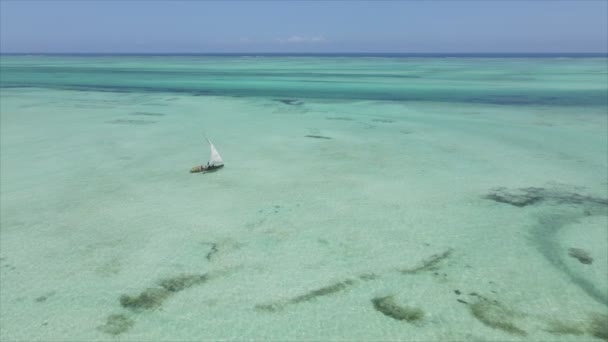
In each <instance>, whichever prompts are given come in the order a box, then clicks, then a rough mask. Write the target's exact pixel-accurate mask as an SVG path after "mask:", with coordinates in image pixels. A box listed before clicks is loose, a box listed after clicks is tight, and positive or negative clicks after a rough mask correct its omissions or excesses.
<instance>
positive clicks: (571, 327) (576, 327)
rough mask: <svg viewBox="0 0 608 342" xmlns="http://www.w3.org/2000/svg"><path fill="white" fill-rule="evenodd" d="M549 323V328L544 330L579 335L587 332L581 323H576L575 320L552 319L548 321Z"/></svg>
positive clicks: (558, 333) (555, 333)
mask: <svg viewBox="0 0 608 342" xmlns="http://www.w3.org/2000/svg"><path fill="white" fill-rule="evenodd" d="M547 325H548V326H547V328H546V329H544V330H545V331H547V332H549V333H551V334H554V335H575V336H579V335H583V334H584V333H585V331H584V329H582V327H580V324H575V323H574V322H567V321H559V320H551V321H548V322H547Z"/></svg>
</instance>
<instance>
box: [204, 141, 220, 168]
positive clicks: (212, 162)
mask: <svg viewBox="0 0 608 342" xmlns="http://www.w3.org/2000/svg"><path fill="white" fill-rule="evenodd" d="M207 142H208V143H209V148H211V155H210V156H209V162H208V163H207V165H209V166H220V165H224V161H223V160H222V157H221V156H220V154H219V152H217V150H216V149H215V146H213V144H212V143H211V141H210V140H209V139H207Z"/></svg>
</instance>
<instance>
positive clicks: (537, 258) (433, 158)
mask: <svg viewBox="0 0 608 342" xmlns="http://www.w3.org/2000/svg"><path fill="white" fill-rule="evenodd" d="M606 65H607V64H606V59H605V58H572V59H557V58H512V59H506V58H503V59H500V58H498V59H497V58H492V59H490V58H455V59H444V58H398V57H395V58H364V57H357V58H355V57H332V58H320V57H260V58H252V57H201V56H189V57H169V56H163V57H136V56H122V57H107V56H106V57H101V56H99V57H67V56H61V57H49V56H31V57H26V56H2V58H1V59H0V68H1V69H0V71H1V75H2V77H1V78H0V82H1V83H0V85H1V86H2V87H1V88H0V133H1V134H0V147H1V155H0V171H1V172H0V185H1V186H0V195H1V201H0V209H1V215H0V223H1V226H0V227H1V230H0V234H1V239H0V257H1V260H0V272H1V276H0V289H1V292H0V304H1V305H0V340H2V341H13V340H21V341H26V340H27V341H31V340H44V341H47V340H58V341H82V340H112V339H118V340H125V341H143V340H146V341H156V340H159V341H160V340H164V341H175V340H220V339H222V340H226V339H228V340H349V341H351V340H361V341H369V340H419V341H430V340H436V341H454V340H459V341H461V340H471V341H474V340H484V341H505V340H543V341H590V340H598V341H601V340H602V338H603V339H604V340H605V339H608V337H607V336H606V335H604V334H605V333H606V332H605V331H602V329H601V327H602V325H603V324H605V323H606V322H607V321H608V271H607V270H608V255H607V253H606V251H607V249H608V228H607V224H608V203H607V198H608V178H607V176H606V174H607V171H608V114H607V111H608V95H606V92H607V90H608V81H607V78H606V77H607V75H608V67H607V66H606ZM203 133H205V134H206V135H207V136H209V138H210V139H211V140H212V141H213V142H214V145H215V146H216V147H217V148H218V150H219V151H220V153H221V154H222V156H223V158H224V160H225V162H226V167H224V168H223V169H221V170H219V171H217V172H214V173H209V174H203V175H201V174H189V173H188V170H190V168H191V167H192V166H195V165H197V164H200V163H203V162H205V161H206V158H207V157H208V147H207V146H206V144H205V142H204V139H203ZM498 188H503V189H498ZM572 249H580V250H582V251H584V253H586V255H587V257H588V258H591V259H592V261H591V262H588V260H589V259H588V258H584V256H583V257H581V256H580V253H579V254H577V253H573V252H572ZM573 254H574V255H578V256H579V258H577V257H574V256H573ZM580 260H584V261H585V262H582V261H580ZM167 284H170V285H167ZM147 289H154V290H148V291H147ZM140 294H143V295H142V296H140ZM378 303H384V304H378Z"/></svg>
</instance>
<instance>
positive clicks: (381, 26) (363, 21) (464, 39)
mask: <svg viewBox="0 0 608 342" xmlns="http://www.w3.org/2000/svg"><path fill="white" fill-rule="evenodd" d="M607 51H608V0H572V1H570V0H505V1H503V0H478V1H458V0H445V1H444V0H420V1H408V0H403V1H348V0H342V1H317V0H308V1H186V0H155V1H145V0H0V52H1V53H15V52H26V53H34V52H35V53H61V52H64V53H65V52H76V53H155V52H156V53H179V52H182V53H186V52H189V53H212V52H220V53H221V52H286V53H290V52H309V53H321V52H327V53H332V52H333V53H340V52H367V53H374V52H378V53H380V52H404V53H407V52H429V53H440V52H452V53H459V52H460V53H464V52H489V53H506V52H540V53H542V52H607Z"/></svg>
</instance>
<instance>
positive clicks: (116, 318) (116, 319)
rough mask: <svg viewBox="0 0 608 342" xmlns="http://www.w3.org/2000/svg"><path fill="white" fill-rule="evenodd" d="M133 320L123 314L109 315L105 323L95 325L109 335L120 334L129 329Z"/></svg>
mask: <svg viewBox="0 0 608 342" xmlns="http://www.w3.org/2000/svg"><path fill="white" fill-rule="evenodd" d="M134 324H135V322H134V321H133V320H132V319H130V318H129V317H127V316H125V315H119V314H114V315H109V316H108V318H107V319H106V323H105V324H104V325H101V326H99V327H97V329H99V330H100V331H102V332H104V333H106V334H110V335H120V334H122V333H124V332H125V331H127V330H129V329H131V327H133V325H134Z"/></svg>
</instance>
